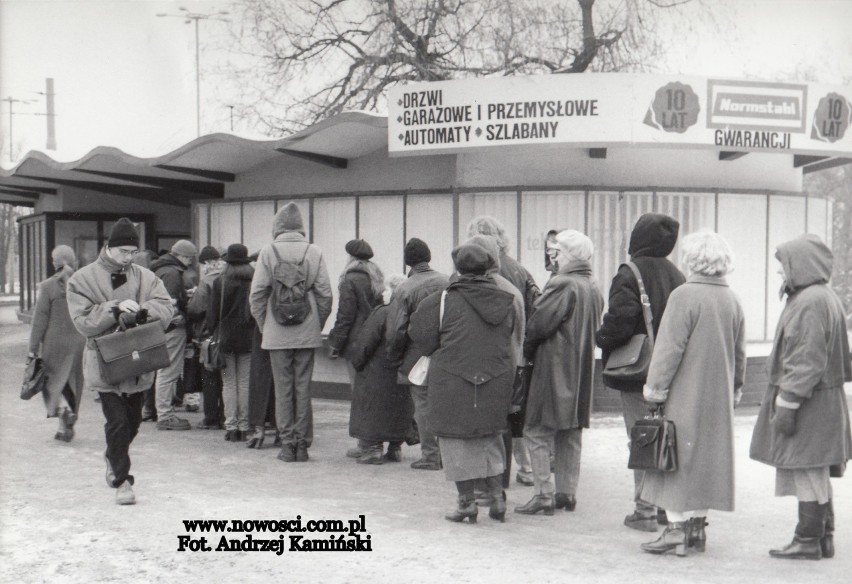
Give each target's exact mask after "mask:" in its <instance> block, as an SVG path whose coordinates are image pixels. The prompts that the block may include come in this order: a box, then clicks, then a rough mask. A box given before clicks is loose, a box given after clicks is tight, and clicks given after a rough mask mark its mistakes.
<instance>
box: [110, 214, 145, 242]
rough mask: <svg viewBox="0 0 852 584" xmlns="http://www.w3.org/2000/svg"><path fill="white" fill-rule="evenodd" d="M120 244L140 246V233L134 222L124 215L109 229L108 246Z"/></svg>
mask: <svg viewBox="0 0 852 584" xmlns="http://www.w3.org/2000/svg"><path fill="white" fill-rule="evenodd" d="M120 245H132V246H134V247H139V233H138V232H137V231H136V228H135V227H134V226H133V222H132V221H131V220H130V219H128V218H127V217H122V218H121V219H119V220H118V221H116V222H115V225H113V226H112V229H110V230H109V239H107V247H118V246H120Z"/></svg>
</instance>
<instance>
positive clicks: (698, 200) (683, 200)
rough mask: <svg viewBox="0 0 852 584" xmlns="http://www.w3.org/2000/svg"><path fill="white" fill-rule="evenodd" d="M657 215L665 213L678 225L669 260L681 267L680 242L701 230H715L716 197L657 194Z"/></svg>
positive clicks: (696, 194)
mask: <svg viewBox="0 0 852 584" xmlns="http://www.w3.org/2000/svg"><path fill="white" fill-rule="evenodd" d="M657 213H665V214H666V215H669V216H671V217H674V218H675V219H677V221H678V222H679V223H680V233H679V236H678V238H677V243H676V244H675V247H674V249H673V250H672V253H671V254H669V260H670V261H671V262H672V263H673V264H674V265H676V266H677V267H679V268H681V269H683V267H682V266H681V245H680V243H681V241H683V237H684V236H685V235H689V234H690V233H694V232H696V231H699V230H701V229H709V230H711V231H715V230H716V196H715V195H714V194H712V193H659V192H658V193H657Z"/></svg>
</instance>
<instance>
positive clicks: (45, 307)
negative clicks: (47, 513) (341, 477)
mask: <svg viewBox="0 0 852 584" xmlns="http://www.w3.org/2000/svg"><path fill="white" fill-rule="evenodd" d="M679 227H680V226H679V224H678V222H677V221H676V220H675V219H673V218H672V217H669V216H666V215H662V214H656V213H649V214H645V215H643V216H641V217H640V218H639V220H638V221H637V222H636V224H635V226H634V227H633V230H632V233H631V236H630V242H629V248H628V255H629V262H630V263H629V264H628V263H625V264H624V265H622V266H620V267H619V269H618V271H617V273H616V274H615V275H614V277H613V280H612V285H611V286H610V291H609V299H608V302H606V303H605V302H604V298H603V296H602V295H601V292H600V290H599V288H598V286H597V284H596V283H595V280H594V279H593V277H592V259H593V256H594V251H595V250H594V246H593V244H592V241H591V239H590V238H589V237H587V236H586V235H585V234H583V233H581V232H579V231H576V230H572V229H564V230H556V229H555V230H552V231H550V232H549V233H548V234H547V240H546V249H545V257H544V261H545V265H546V267H547V269H548V271H549V272H550V277H549V280H548V281H547V283H546V284H545V285H544V287H543V289H539V287H538V286H537V285H536V283H535V281H534V280H533V278H532V276H531V275H530V273H529V271H528V270H527V269H525V268H524V267H523V266H522V265H521V264H520V263H519V262H518V261H516V260H515V259H513V258H511V257H510V256H509V255H508V253H507V250H508V249H509V247H510V246H509V240H508V238H507V236H506V233H505V230H504V229H503V226H502V225H501V224H500V223H499V221H497V220H496V219H494V218H492V217H486V216H483V217H477V218H475V219H474V220H472V221H471V222H470V224H469V225H468V229H467V232H466V235H467V239H466V240H465V241H464V242H462V243H461V244H460V245H458V246H457V247H456V248H455V249H454V250H453V251H452V260H453V264H454V267H455V272H454V273H453V274H452V275H448V274H442V273H440V272H437V271H436V270H434V269H432V268H431V267H430V261H431V259H432V258H431V251H430V249H429V246H428V244H427V243H426V242H424V241H422V240H420V239H417V238H411V239H410V240H409V241H407V242H406V243H405V247H404V250H403V253H404V261H405V265H406V266H407V267H408V268H409V271H408V273H407V274H383V273H382V271H381V269H379V267H378V265H376V263H374V262H373V261H372V258H373V250H372V248H371V246H370V244H369V243H368V242H366V241H364V240H359V239H356V240H352V241H350V242H348V243H347V244H346V246H345V252H346V254H347V257H348V260H347V262H346V266H345V268H344V270H343V272H342V274H341V275H340V277H339V281H338V283H337V287H338V298H339V303H338V310H337V313H336V315H335V319H334V324H333V327H332V328H331V331H330V333H329V334H328V337H327V344H328V349H329V354H328V356H329V357H330V358H331V359H338V358H339V359H342V360H344V361H345V362H346V367H347V370H348V373H349V381H350V384H351V396H352V403H351V413H350V420H349V434H350V436H351V437H352V438H353V439H355V440H356V441H357V442H356V443H355V445H354V446H353V447H352V448H351V449H349V450H348V451H347V452H346V453H345V455H346V456H347V457H350V458H354V459H356V462H357V463H358V464H370V465H376V464H384V463H394V462H400V461H401V460H402V456H401V446H402V444H403V443H407V444H410V445H413V444H419V445H420V452H421V456H420V458H419V459H418V460H416V461H414V462H413V463H412V464H411V467H412V468H413V469H417V470H433V471H437V470H441V469H443V471H444V474H445V477H446V479H447V480H448V481H452V482H454V483H455V486H456V489H457V491H458V498H457V505H456V506H455V508H454V509H453V510H452V511H451V512H450V513H449V514H447V515H446V519H447V520H449V521H452V522H457V523H458V522H463V521H464V520H467V521H468V522H469V523H475V522H476V520H477V517H478V511H479V507H480V506H486V507H488V515H489V517H490V518H491V519H493V520H496V521H501V522H502V521H505V517H506V512H507V508H506V495H505V490H504V489H505V488H506V487H508V485H509V482H510V480H511V477H512V473H511V463H512V460H513V459H514V461H515V463H516V474H515V480H516V481H517V482H519V483H521V484H523V485H527V486H531V487H533V496H532V498H531V499H530V500H529V501H528V502H527V503H526V504H524V505H521V506H518V507H516V508H515V509H514V511H515V513H519V514H536V513H540V512H541V513H543V514H544V515H554V513H555V512H556V510H557V509H564V510H565V511H568V512H571V511H574V510H575V509H576V506H577V504H578V502H577V486H578V483H579V477H580V459H581V449H582V436H583V429H585V428H588V427H589V424H590V412H591V403H592V390H593V385H594V378H595V367H596V358H595V352H596V348H599V349H600V350H601V352H602V364H603V366H606V364H607V362H608V360H609V358H610V356H611V355H612V354H613V352H614V351H615V350H616V349H618V348H619V347H623V346H624V345H625V344H627V343H628V342H630V340H631V339H632V338H633V337H634V336H635V335H639V334H652V335H653V338H654V339H655V344H654V351H653V356H652V358H651V361H650V367H649V369H648V371H647V375H645V376H643V377H642V378H641V379H633V380H630V381H624V382H618V381H614V382H610V383H609V385H610V386H611V387H612V389H615V390H617V391H619V392H620V395H621V400H622V411H623V416H624V422H625V427H626V429H627V432H628V436H629V434H630V429H631V427H632V426H633V425H634V424H635V423H636V422H637V421H638V420H640V419H642V418H644V417H645V416H646V415H649V413H654V412H656V413H658V412H660V411H664V412H665V415H666V417H667V418H668V419H669V420H671V421H673V422H674V423H675V425H676V428H677V436H678V443H677V447H678V458H679V465H678V468H677V470H676V471H674V472H655V471H638V470H637V471H634V492H633V497H632V499H633V501H634V507H633V509H632V512H631V513H630V514H629V515H627V516H626V517H625V519H624V524H625V526H627V527H629V528H633V529H638V530H641V531H648V532H653V531H657V530H658V529H659V528H658V525H664V526H665V529H664V531H663V532H662V534H661V536H660V537H659V538H658V539H656V540H654V541H651V542H649V543H646V544H643V545H642V550H644V551H646V552H650V553H665V552H669V551H675V552H676V553H677V554H678V555H685V554H687V553H688V551H689V550H690V549H692V550H695V551H699V552H700V551H704V549H705V547H706V541H707V534H706V529H705V528H706V526H707V521H706V518H707V515H708V513H709V511H710V510H711V509H712V510H719V511H733V510H734V460H735V459H734V439H733V411H734V408H735V407H736V406H737V405H738V404H739V400H740V399H741V397H742V387H743V383H744V378H745V364H746V358H745V356H746V355H745V342H746V341H745V340H746V335H745V325H744V323H745V317H744V314H743V309H742V306H741V304H740V302H739V300H738V299H737V296H736V295H735V294H734V293H733V292H732V291H731V289H730V288H729V287H728V284H727V282H726V280H725V276H726V275H727V274H728V273H729V272H730V271H731V270H732V269H733V260H734V258H733V254H732V252H731V249H730V248H729V246H728V244H727V243H726V242H725V240H724V239H723V238H722V237H721V236H719V235H718V234H716V233H713V232H711V231H699V232H696V233H692V234H690V235H688V236H686V237H684V238H682V239H681V241H680V244H681V251H682V256H683V257H682V266H683V268H684V269H685V271H686V275H684V274H683V273H682V272H681V271H680V270H679V269H678V267H677V266H676V265H675V264H674V263H672V262H671V261H670V260H669V259H667V258H668V256H669V255H670V254H671V253H672V251H673V249H674V248H675V245H676V243H677V242H678V236H679ZM272 235H273V241H272V242H270V243H269V244H267V245H265V246H264V247H263V248H262V249H261V250H259V252H258V253H256V254H255V255H253V256H250V255H249V250H248V249H247V248H246V247H245V246H243V245H242V244H240V243H234V244H231V245H229V246H228V247H227V251H226V252H225V253H224V254H222V253H221V250H217V249H216V248H213V247H205V248H204V249H202V250H201V251H200V253H199V252H198V250H197V249H196V247H195V245H193V244H192V243H191V242H189V241H186V240H181V241H178V242H176V243H175V244H174V246H173V247H172V248H171V250H170V251H168V252H167V253H163V254H161V255H160V256H159V257H158V258H156V259H155V258H153V257H151V255H150V254H148V253H142V252H140V248H139V244H140V239H139V234H138V233H137V231H136V229H135V227H134V226H133V224H132V223H131V222H130V221H129V220H127V219H122V220H120V221H118V222H117V223H116V224H115V225H114V226H113V228H112V230H111V232H110V233H109V236H108V239H107V241H106V243H105V245H104V247H103V249H102V250H101V252H100V255H99V257H98V258H97V260H96V261H95V262H93V263H91V264H89V265H87V266H84V267H82V268H80V269H76V260H75V257H74V252H73V250H71V248H69V247H67V246H65V245H60V246H58V247H57V248H56V249H54V250H53V254H52V257H53V262H54V267H55V268H56V273H55V274H54V275H53V276H51V277H50V278H49V279H48V280H46V281H45V282H43V283H42V284H41V285H40V288H39V294H38V297H37V302H36V306H35V309H34V313H33V327H32V333H31V339H30V345H29V350H30V357H31V358H34V357H36V356H40V357H41V358H42V359H43V360H44V363H45V366H46V368H47V372H48V376H49V383H48V386H47V389H46V390H45V392H44V401H45V404H46V407H47V415H48V417H57V418H58V419H59V423H60V426H59V430H58V431H57V433H56V438H57V439H58V440H63V441H66V442H68V441H71V440H72V438H73V436H74V422H75V421H76V419H77V415H78V412H79V407H80V401H81V394H80V392H81V389H82V388H83V387H86V388H87V389H91V390H94V391H96V392H97V393H98V396H99V400H100V403H101V407H102V409H103V413H104V417H105V419H106V424H105V435H106V452H105V460H106V466H107V474H106V480H107V483H108V485H109V486H110V487H113V488H115V489H116V501H117V503H119V504H123V505H124V504H133V503H135V495H134V492H133V485H134V482H135V481H134V477H133V475H132V474H130V467H131V462H130V456H129V449H130V445H131V443H132V441H133V439H134V437H135V436H136V434H137V432H138V429H139V426H140V424H141V422H142V421H143V420H146V419H148V420H156V424H157V428H158V429H160V430H169V431H180V430H189V429H190V427H191V426H190V424H189V422H188V421H187V420H184V419H182V418H179V417H178V416H177V415H176V413H175V408H176V404H178V403H183V405H184V407H186V408H187V409H188V410H190V411H192V408H195V409H196V410H197V409H198V408H199V407H200V406H199V402H203V405H202V406H201V407H203V413H204V416H203V419H202V421H201V422H200V423H199V424H198V426H197V428H198V429H202V430H224V438H225V440H227V441H231V442H241V443H245V445H246V446H247V447H249V448H261V447H262V446H263V444H264V441H265V438H266V428H267V427H270V426H271V427H273V428H274V432H275V439H274V442H275V445H276V446H278V447H280V452H279V454H278V458H279V459H280V460H281V461H283V462H287V463H295V462H306V461H308V460H309V450H310V447H311V444H312V441H313V413H312V409H311V379H312V373H313V367H314V358H315V352H316V350H317V349H318V348H321V347H322V346H323V335H322V331H323V329H324V327H325V324H326V321H327V320H328V319H329V317H330V316H331V312H332V295H333V292H332V283H331V280H330V278H329V274H328V270H327V268H326V261H325V256H324V253H325V251H324V250H321V249H320V248H319V247H318V246H317V245H316V244H313V243H311V242H309V241H308V240H307V239H306V237H305V229H304V222H303V219H302V216H301V213H300V211H299V209H298V207H297V206H296V205H295V204H293V203H289V204H287V205H286V206H284V207H283V208H282V209H280V210H279V211H278V213H277V214H276V216H275V218H274V221H273V226H272ZM776 258H777V259H778V260H779V273H780V274H781V276H782V277H783V279H784V287H783V289H782V291H781V294H782V297H783V296H786V304H785V307H784V310H783V312H782V314H781V317H780V320H779V323H778V326H777V330H776V334H775V339H774V343H773V350H772V354H771V356H770V358H769V383H768V387H767V390H766V395H765V397H764V399H763V402H762V405H761V409H760V412H759V415H758V418H757V423H756V426H755V429H754V434H753V438H752V443H751V450H750V455H751V457H752V458H753V459H755V460H757V461H760V462H763V463H766V464H768V465H771V466H773V467H775V468H776V469H777V471H776V492H775V494H776V495H777V496H786V495H792V496H795V497H797V498H798V501H799V521H798V525H797V526H796V529H795V532H794V537H793V540H792V542H791V543H790V544H789V545H787V546H784V547H782V548H779V549H774V550H771V552H770V553H771V555H772V556H773V557H778V558H806V559H819V558H822V557H832V556H833V555H834V545H833V537H832V534H833V531H834V513H833V505H832V489H831V482H830V477H839V476H842V474H843V470H844V469H845V465H846V461H847V460H849V459H850V457H852V434H850V425H849V415H848V405H847V403H846V397H845V393H844V391H843V384H844V382H847V381H852V362H850V352H849V345H848V341H847V336H846V329H845V319H844V310H843V306H842V303H841V301H840V300H839V298H838V297H837V296H836V294H835V293H834V292H833V291H832V290H831V288H830V286H829V278H830V275H831V267H832V256H831V252H830V250H829V249H828V248H827V247H826V245H825V244H824V243H823V242H822V241H820V240H819V238H817V237H815V236H813V235H804V236H801V237H799V238H796V239H794V240H792V241H789V242H786V243H784V244H782V245H780V246H778V249H777V252H776ZM648 311H650V314H651V318H650V319H647V318H646V313H647V312H648ZM152 321H159V323H160V324H161V325H162V327H163V330H164V333H165V339H166V348H167V351H168V356H169V364H168V365H167V366H166V367H163V368H161V369H159V370H158V371H156V372H151V373H147V374H143V375H140V376H138V377H130V378H127V379H124V380H122V381H121V382H119V383H117V384H111V383H109V382H107V381H106V380H105V379H104V376H103V374H102V371H101V370H100V367H99V363H98V358H97V355H96V347H95V343H94V340H95V339H97V338H99V337H101V336H102V335H104V334H106V333H110V332H113V331H115V330H116V329H118V328H128V327H133V326H137V325H139V324H142V323H146V322H152ZM646 322H649V323H650V324H651V328H652V329H653V330H652V331H649V330H648V326H647V325H646ZM74 331H77V332H76V333H75V332H74ZM211 339H212V341H213V342H211ZM213 345H216V349H217V350H216V351H212V350H211V346H213ZM424 359H428V375H425V376H424V375H418V374H417V371H418V370H419V369H422V367H423V366H424V363H425V361H424ZM409 376H410V377H409ZM199 393H200V394H201V395H202V396H203V399H201V400H198V399H197V397H195V396H198V394H199ZM385 445H387V446H386V448H385ZM342 455H343V453H341V456H342Z"/></svg>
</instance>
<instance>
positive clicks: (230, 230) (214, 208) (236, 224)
mask: <svg viewBox="0 0 852 584" xmlns="http://www.w3.org/2000/svg"><path fill="white" fill-rule="evenodd" d="M241 240H242V238H241V233H240V203H216V204H213V205H211V207H210V245H213V246H216V247H219V248H227V247H228V246H229V245H231V244H232V243H240V241H241Z"/></svg>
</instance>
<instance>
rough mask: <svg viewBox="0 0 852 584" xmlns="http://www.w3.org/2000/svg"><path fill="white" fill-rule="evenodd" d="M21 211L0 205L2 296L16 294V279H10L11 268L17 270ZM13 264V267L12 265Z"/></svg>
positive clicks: (6, 205) (0, 285)
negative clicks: (16, 261) (18, 220)
mask: <svg viewBox="0 0 852 584" xmlns="http://www.w3.org/2000/svg"><path fill="white" fill-rule="evenodd" d="M19 216H20V213H19V209H18V208H17V207H14V206H12V205H9V204H7V203H0V294H3V293H6V291H7V287H8V294H11V293H13V292H14V280H15V279H14V277H13V278H9V277H8V276H9V272H10V270H9V268H10V267H11V268H12V269H13V270H14V271H16V270H17V266H16V265H14V264H15V260H16V259H17V257H18V253H17V250H18V222H17V219H18V217H19ZM10 262H11V265H10Z"/></svg>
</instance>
